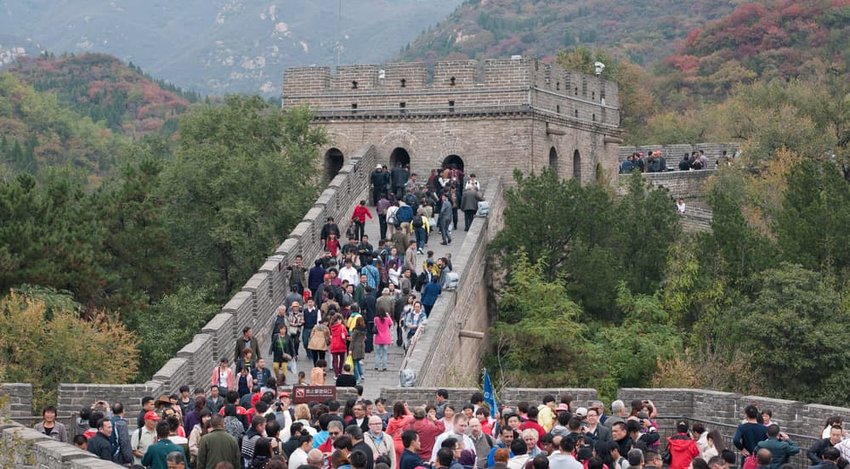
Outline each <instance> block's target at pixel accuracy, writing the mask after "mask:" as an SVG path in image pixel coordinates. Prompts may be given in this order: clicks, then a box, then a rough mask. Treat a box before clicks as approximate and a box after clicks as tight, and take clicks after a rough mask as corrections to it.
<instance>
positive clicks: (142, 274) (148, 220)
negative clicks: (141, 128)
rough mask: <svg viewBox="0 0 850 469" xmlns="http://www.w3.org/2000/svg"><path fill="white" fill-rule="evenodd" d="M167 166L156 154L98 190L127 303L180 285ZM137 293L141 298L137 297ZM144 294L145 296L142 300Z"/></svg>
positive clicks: (112, 265) (114, 269)
mask: <svg viewBox="0 0 850 469" xmlns="http://www.w3.org/2000/svg"><path fill="white" fill-rule="evenodd" d="M162 169H163V164H162V162H160V161H157V160H154V159H152V158H148V157H146V158H144V159H142V160H141V161H139V162H132V163H128V164H126V165H125V166H124V167H123V168H122V170H121V175H120V177H116V178H112V179H110V180H109V181H107V182H106V183H105V184H104V185H102V186H101V187H100V188H99V189H98V191H97V192H96V193H95V194H94V205H95V206H96V207H97V210H98V212H99V213H98V216H99V217H100V219H101V220H102V223H103V226H104V229H105V232H106V236H105V239H104V242H103V249H104V250H105V251H106V252H107V253H109V255H110V262H109V264H108V268H109V270H110V272H114V273H116V274H117V275H118V277H119V278H120V279H121V282H122V284H123V286H122V287H123V294H124V296H125V298H123V299H122V301H123V304H121V303H117V304H116V303H115V302H113V303H112V304H111V305H110V306H112V307H118V306H124V305H126V304H128V303H133V302H141V303H143V304H145V303H147V302H148V301H150V300H157V299H159V298H161V297H162V296H163V295H164V294H166V293H168V292H170V291H173V290H174V288H175V285H176V284H177V283H178V278H177V265H176V257H177V256H176V253H175V251H174V247H173V244H172V242H171V239H170V237H169V233H168V230H167V229H166V226H165V223H164V220H163V215H162V211H163V210H162V205H163V201H162V197H161V195H160V194H159V192H158V188H159V185H160V173H161V171H162ZM134 297H135V298H134ZM139 297H142V298H139Z"/></svg>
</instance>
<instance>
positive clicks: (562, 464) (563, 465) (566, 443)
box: [549, 436, 584, 469]
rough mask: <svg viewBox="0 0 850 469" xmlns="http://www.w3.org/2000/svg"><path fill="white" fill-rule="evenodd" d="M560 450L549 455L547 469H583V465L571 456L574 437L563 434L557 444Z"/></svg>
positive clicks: (574, 442) (574, 447)
mask: <svg viewBox="0 0 850 469" xmlns="http://www.w3.org/2000/svg"><path fill="white" fill-rule="evenodd" d="M558 448H559V449H560V451H558V452H557V453H555V454H553V455H551V456H549V469H583V467H584V466H583V465H582V464H581V463H580V462H578V460H577V459H576V458H575V457H573V451H575V449H576V438H573V437H570V436H565V437H563V438H561V442H560V444H559V445H558Z"/></svg>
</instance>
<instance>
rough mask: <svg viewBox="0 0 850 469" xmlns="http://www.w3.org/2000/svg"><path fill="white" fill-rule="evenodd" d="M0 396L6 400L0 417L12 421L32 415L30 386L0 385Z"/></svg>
mask: <svg viewBox="0 0 850 469" xmlns="http://www.w3.org/2000/svg"><path fill="white" fill-rule="evenodd" d="M0 396H2V397H4V398H5V399H8V400H7V402H6V405H5V406H3V408H0V415H5V416H8V417H10V418H13V419H14V418H19V417H28V416H30V415H32V384H30V383H0Z"/></svg>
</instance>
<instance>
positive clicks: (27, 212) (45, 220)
mask: <svg viewBox="0 0 850 469" xmlns="http://www.w3.org/2000/svg"><path fill="white" fill-rule="evenodd" d="M2 79H3V80H4V83H5V82H8V83H16V86H17V87H18V88H24V89H26V86H25V85H21V84H20V83H18V82H16V81H15V79H14V77H13V76H11V75H9V74H5V75H3V76H2ZM21 94H22V95H23V96H25V97H26V98H25V99H23V100H20V99H18V96H19V95H18V94H12V95H11V97H9V98H7V99H6V101H4V102H6V103H10V104H9V105H8V106H6V107H12V108H14V107H15V104H16V103H18V102H19V101H22V102H21V103H20V107H22V108H24V109H30V108H32V107H33V105H31V104H29V101H31V100H35V101H36V103H40V102H41V101H47V102H52V103H53V104H55V98H53V97H52V96H50V95H39V94H37V93H36V92H34V91H33V90H32V89H29V91H26V92H22V93H21ZM45 96H47V97H45ZM48 98H49V99H48ZM51 99H52V100H53V101H51ZM45 106H46V105H45ZM61 110H62V108H61V107H57V106H53V107H44V106H43V109H41V110H40V111H39V112H40V113H48V114H49V113H50V112H53V111H61ZM65 112H66V113H70V111H65ZM68 116H70V114H68ZM66 117H67V116H66ZM63 118H64V117H63ZM68 118H69V119H70V117H68ZM180 119H181V120H180V133H179V136H178V137H177V141H176V144H175V145H174V147H173V149H172V148H169V147H164V146H162V145H160V144H159V143H158V141H156V140H144V141H140V142H136V141H127V142H125V145H126V146H125V147H124V148H122V149H119V150H117V153H116V159H117V160H118V161H120V163H119V164H118V166H117V169H118V170H117V171H113V172H111V173H110V174H107V175H104V176H103V177H102V179H101V181H100V182H99V184H97V185H96V186H93V185H92V184H90V183H89V181H87V179H88V177H89V175H90V174H91V173H90V170H91V168H84V169H74V168H68V167H62V168H44V169H43V170H42V171H40V172H39V174H38V175H37V176H34V175H32V174H30V173H29V172H23V171H22V172H20V173H19V174H17V175H14V174H10V173H8V172H7V173H4V174H3V175H2V177H0V296H6V295H9V296H6V297H5V298H0V311H2V312H3V313H4V314H6V317H5V319H8V320H4V321H0V375H4V379H9V380H20V381H22V382H33V383H35V387H36V392H37V399H38V400H39V402H41V399H43V398H45V396H49V393H50V392H51V390H53V389H54V388H52V387H51V386H53V385H55V383H56V382H58V381H57V379H63V380H65V379H70V380H74V379H82V380H94V381H91V382H110V380H121V381H123V380H128V379H133V378H140V379H147V378H149V377H150V376H151V375H152V373H153V372H155V371H156V370H157V369H159V367H160V366H161V365H162V364H163V363H164V362H165V361H166V360H167V359H168V358H169V357H171V356H173V354H174V353H175V352H176V351H177V350H178V349H179V348H180V347H182V346H183V345H185V344H186V343H187V342H188V341H190V340H191V337H192V335H193V334H194V333H195V332H197V330H198V328H200V327H201V326H202V325H203V324H204V323H205V321H207V320H208V319H209V318H210V317H211V316H212V315H213V314H215V312H216V311H217V310H218V309H219V308H220V306H221V304H223V303H224V302H225V300H226V299H227V298H229V295H231V294H232V293H233V291H234V290H235V289H236V288H238V287H239V286H241V285H242V283H243V282H244V281H245V280H247V279H248V277H249V276H250V275H252V274H253V273H254V271H255V269H256V267H257V265H258V264H259V262H260V261H261V260H262V259H263V258H264V256H265V255H267V254H268V252H269V251H270V250H271V249H272V248H273V247H274V246H276V245H278V244H279V243H280V242H281V241H282V239H283V237H284V236H285V235H286V234H287V233H289V231H290V230H291V229H292V228H293V227H294V226H295V224H296V223H297V221H298V220H300V218H301V217H302V216H303V215H304V213H305V212H306V210H307V207H308V206H309V205H310V204H311V203H312V201H313V200H315V197H316V196H317V195H318V193H319V191H320V189H321V181H319V180H318V179H317V178H316V176H315V174H317V172H316V171H314V167H315V165H316V161H317V159H318V156H317V154H316V153H317V148H318V146H319V145H321V144H322V143H323V142H324V138H325V137H324V133H323V131H322V130H321V129H315V128H312V129H311V128H308V123H309V120H310V117H309V114H308V113H307V112H306V111H305V110H296V111H292V112H289V113H284V112H283V111H282V110H281V109H280V107H277V106H273V105H270V104H268V103H267V102H266V101H264V100H263V99H261V98H260V97H257V96H255V97H238V96H233V97H228V98H226V99H225V101H224V102H223V103H214V104H200V105H198V106H197V107H196V108H195V109H193V110H192V111H190V112H189V113H187V114H185V115H183V116H181V118H180ZM79 121H80V122H84V123H86V125H87V126H90V127H92V128H96V126H94V124H92V123H91V122H90V121H88V118H83V119H79ZM27 122H28V123H29V122H30V121H27ZM39 123H41V121H33V122H32V125H33V126H37V125H38V124H39ZM47 123H48V124H51V125H55V122H52V121H48V122H47ZM21 125H23V124H21ZM71 130H72V131H73V130H74V128H72V129H71ZM101 131H102V132H104V133H106V134H109V131H108V130H106V129H101ZM57 138H59V137H57ZM172 152H173V154H172ZM268 187H275V188H276V190H275V191H271V192H269V191H268V190H267V189H266V188H268ZM12 291H17V292H18V294H16V295H10V292H12ZM39 315H40V316H42V317H45V318H46V319H49V321H45V322H43V323H38V324H39V328H40V329H39V330H38V331H30V330H28V329H26V324H27V323H28V322H29V323H32V322H34V321H32V318H33V317H39ZM79 321H83V322H79ZM35 322H37V321H35ZM74 329H76V330H79V331H89V332H88V333H96V331H98V330H99V331H105V333H106V332H108V331H113V332H114V333H115V334H118V335H119V336H121V337H122V340H121V341H120V343H118V344H117V345H116V346H117V347H118V348H120V349H121V350H122V352H121V353H122V355H123V357H122V361H121V362H120V366H122V367H127V366H129V368H128V369H126V370H124V371H123V372H122V373H121V374H120V375H116V374H100V375H97V376H91V374H90V373H89V372H88V371H86V370H88V369H91V368H92V367H91V366H89V365H88V363H89V362H88V361H87V360H78V361H76V362H74V363H63V365H62V366H63V367H65V368H63V369H62V372H61V373H59V374H54V375H51V376H43V375H40V374H39V372H40V371H41V370H42V369H41V368H38V367H36V368H33V367H32V366H31V364H32V363H33V362H32V361H30V360H29V359H27V360H22V359H21V358H22V357H28V355H26V353H39V357H38V358H39V360H40V359H42V358H43V357H44V356H47V355H43V352H40V351H38V350H37V348H38V347H37V345H34V344H32V343H30V342H27V343H26V344H18V342H17V338H18V337H21V336H23V335H27V336H28V337H35V336H37V337H42V333H43V335H44V336H47V337H52V338H51V342H50V343H51V344H53V345H54V348H57V349H58V350H62V352H63V353H67V354H68V356H75V354H76V353H78V352H79V353H83V354H84V352H80V349H81V348H82V349H85V348H87V347H89V346H90V345H91V343H86V342H84V341H80V340H79V337H80V335H79V334H84V333H86V332H79V334H71V333H64V332H63V333H61V334H59V335H58V336H56V335H51V334H50V331H54V330H55V331H67V330H74ZM125 329H126V330H129V331H130V332H127V331H126V330H125ZM30 332H32V333H33V334H34V335H32V336H31V335H30ZM36 344H37V343H36ZM30 346H32V347H34V348H32V349H30V348H27V347H30ZM24 350H26V351H28V352H26V353H25V352H24ZM125 352H126V353H125ZM127 356H130V357H136V356H139V357H140V359H139V360H135V359H133V360H130V361H131V362H132V363H130V364H129V365H128V364H127V363H126V360H125V359H126V358H127ZM36 363H41V361H36ZM109 363H112V362H109ZM114 364H115V365H116V366H119V363H118V362H117V361H116V362H115V363H114ZM104 366H107V364H104ZM60 376H61V378H60ZM113 382H114V381H113Z"/></svg>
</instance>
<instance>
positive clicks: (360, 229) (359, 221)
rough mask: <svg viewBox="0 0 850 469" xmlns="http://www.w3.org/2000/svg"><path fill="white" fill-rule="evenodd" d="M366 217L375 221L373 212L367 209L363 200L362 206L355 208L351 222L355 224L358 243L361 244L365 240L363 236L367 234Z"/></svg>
mask: <svg viewBox="0 0 850 469" xmlns="http://www.w3.org/2000/svg"><path fill="white" fill-rule="evenodd" d="M366 217H369V219H370V220H374V218H372V212H370V211H369V209H368V208H367V207H366V201H365V200H361V201H360V204H359V205H358V206H356V207H354V215H351V221H352V223H354V233H355V235H356V236H357V241H358V242H360V241H361V240H362V239H363V235H364V234H366Z"/></svg>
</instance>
